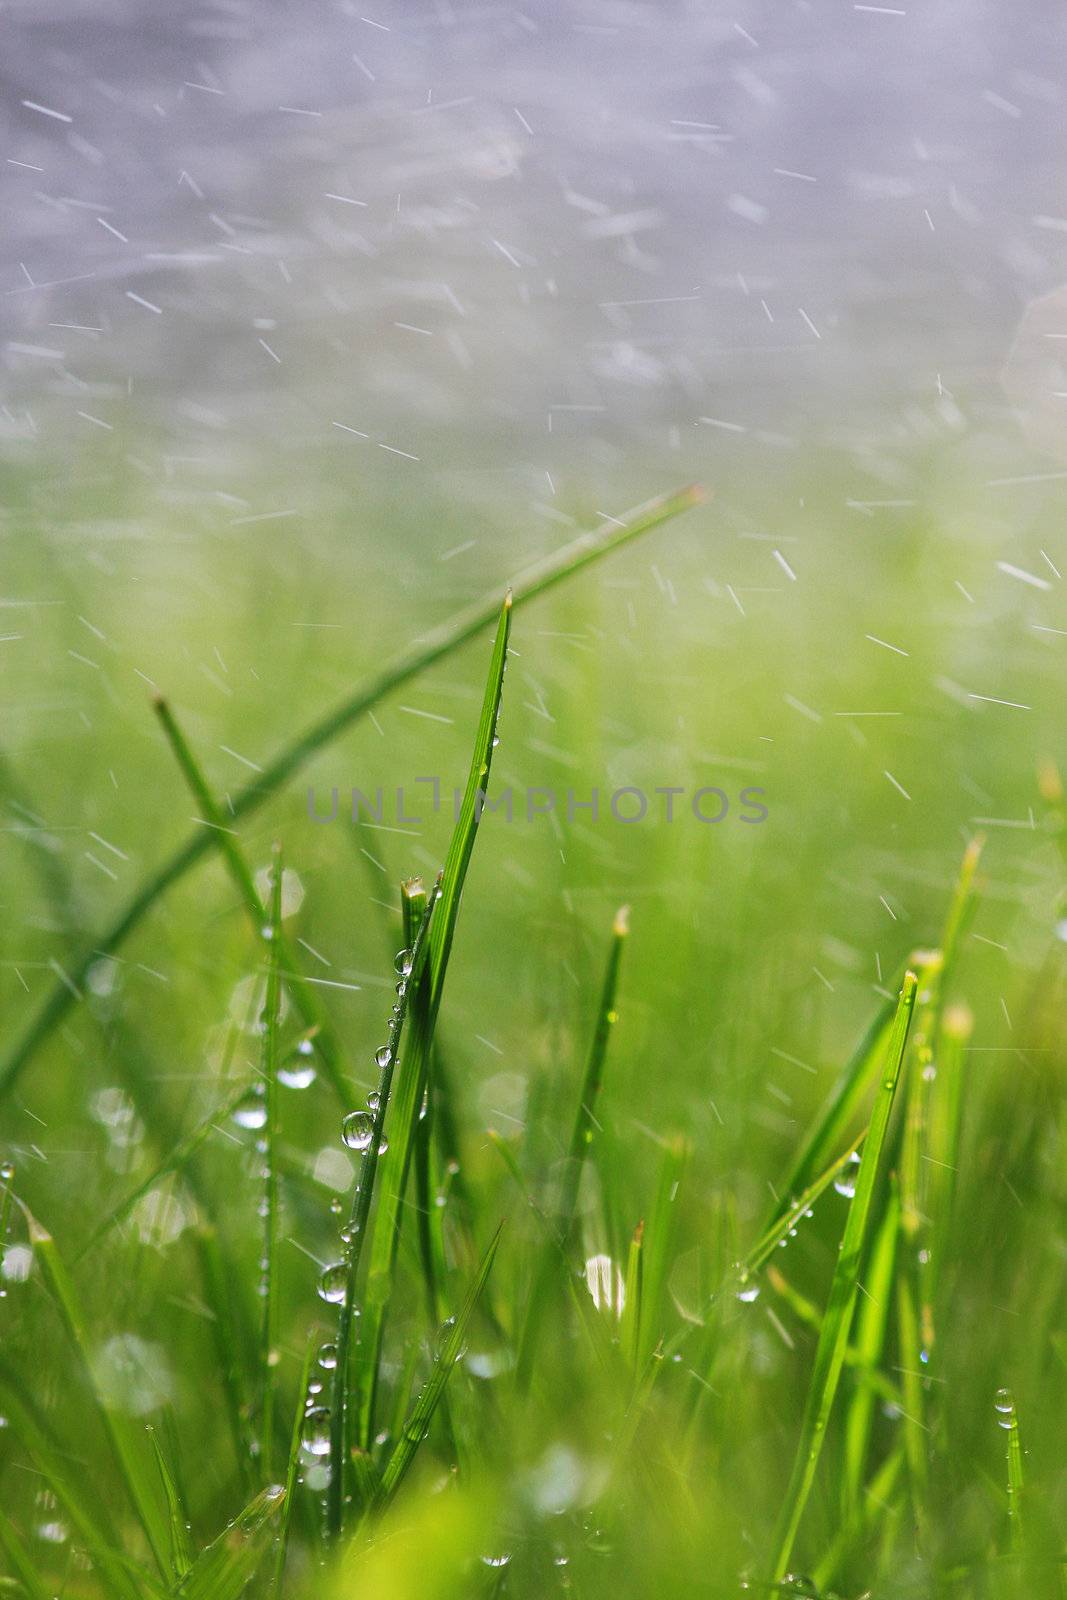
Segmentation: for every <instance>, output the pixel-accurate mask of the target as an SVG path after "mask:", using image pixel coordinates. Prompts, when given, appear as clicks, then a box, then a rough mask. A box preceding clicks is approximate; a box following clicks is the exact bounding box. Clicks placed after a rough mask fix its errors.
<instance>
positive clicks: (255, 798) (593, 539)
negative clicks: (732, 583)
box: [0, 487, 704, 1095]
mask: <svg viewBox="0 0 1067 1600" xmlns="http://www.w3.org/2000/svg"><path fill="white" fill-rule="evenodd" d="M703 498H704V496H703V492H702V491H701V490H700V489H698V488H696V487H689V488H686V489H680V490H677V491H676V492H675V493H673V494H668V495H662V496H660V497H659V498H658V499H655V500H650V501H648V502H647V504H645V505H643V506H639V507H638V508H637V510H635V511H632V512H631V513H630V514H629V515H628V516H627V517H624V518H622V519H620V520H615V519H612V521H611V522H608V523H604V524H603V525H602V526H601V527H600V528H598V529H596V530H595V531H594V532H591V533H584V534H580V535H579V536H578V537H577V538H576V539H573V540H572V541H571V542H570V544H568V545H565V546H564V547H563V549H562V550H559V551H557V552H556V553H555V554H554V555H552V556H548V557H547V558H546V559H545V560H543V561H538V562H535V563H534V564H533V565H532V566H530V567H527V568H526V569H525V570H524V571H523V572H521V573H520V574H519V576H518V577H517V578H515V580H514V582H513V584H512V595H513V599H514V604H515V605H523V604H525V603H526V602H528V601H531V600H534V599H536V598H537V597H538V596H539V595H542V594H545V593H547V592H548V591H549V590H550V589H553V588H555V586H556V585H557V584H560V583H563V582H564V581H565V580H566V579H568V578H570V577H572V576H573V575H574V574H575V573H577V572H580V571H582V569H583V568H585V567H588V566H591V565H592V564H593V563H594V562H596V561H599V560H601V559H602V558H603V557H604V556H606V555H608V554H610V553H611V552H612V551H613V550H617V549H619V548H620V547H621V546H623V545H625V544H628V543H629V542H630V541H631V540H632V539H635V538H637V537H639V536H640V535H641V534H643V533H647V532H649V531H650V530H651V529H653V528H657V527H659V526H660V525H661V524H662V523H664V522H667V521H669V520H670V518H672V517H676V516H678V515H679V514H680V513H681V512H683V511H688V510H689V509H690V508H691V507H693V506H695V505H698V504H699V503H700V501H701V500H702V499H703ZM497 608H498V602H497V601H496V599H495V597H494V598H491V599H488V600H483V601H477V602H475V604H474V605H472V606H469V607H468V608H467V609H466V610H464V611H460V612H458V613H457V614H456V615H455V616H453V617H452V618H451V619H450V620H449V621H448V622H446V623H445V624H444V625H443V626H441V627H439V628H437V629H435V630H434V631H433V632H432V633H430V634H429V635H427V636H426V637H425V638H424V639H423V641H422V643H421V645H419V646H417V647H415V648H413V649H412V650H410V651H409V652H408V653H407V654H406V655H403V656H401V657H400V658H399V659H398V660H397V661H395V662H393V663H392V664H391V665H390V666H387V667H386V668H384V669H383V671H382V672H380V673H379V674H378V676H377V677H375V678H373V679H372V680H371V681H370V683H368V684H365V685H364V686H363V687H362V688H360V689H358V690H357V691H356V692H355V693H354V694H352V695H350V696H349V697H348V698H347V699H346V700H344V701H342V703H341V704H340V705H338V706H336V707H335V708H334V709H333V710H332V711H330V712H328V713H327V714H326V715H325V716H323V717H321V718H320V719H319V720H318V721H316V722H313V723H312V724H311V726H310V727H309V728H307V729H305V731H304V732H303V733H301V734H299V735H298V736H297V737H296V738H295V739H294V740H292V742H291V743H290V744H288V745H286V746H285V747H284V749H283V750H282V751H281V752H280V753H279V754H278V755H277V756H276V757H275V758H274V760H273V761H271V762H269V763H268V764H267V765H266V766H265V767H264V770H263V771H262V772H261V773H259V774H257V776H256V777H255V778H254V779H253V781H252V782H250V783H249V784H248V785H247V786H246V787H245V788H244V789H242V790H241V791H240V792H239V793H238V794H237V795H236V796H235V798H234V803H233V812H232V817H231V820H232V821H237V822H239V821H240V820H241V819H242V818H243V817H246V816H250V815H251V814H252V813H253V812H254V811H258V809H259V808H260V806H262V805H263V804H264V803H265V802H266V801H267V800H268V799H269V798H270V796H271V795H273V794H275V793H277V791H278V790H279V789H280V788H281V787H282V786H283V784H285V783H286V782H287V781H288V780H289V779H290V778H291V777H293V776H294V774H295V773H297V772H299V771H300V769H301V767H303V766H305V765H306V764H307V762H308V761H310V759H311V757H312V756H313V755H315V754H316V752H317V751H319V750H321V749H323V748H324V747H325V746H327V745H329V744H331V743H332V742H333V740H334V739H336V738H337V736H338V735H339V734H341V733H343V732H344V731H345V729H346V728H348V727H351V725H352V724H353V723H354V722H357V721H358V720H359V719H360V717H363V716H365V715H366V714H367V713H368V712H369V711H373V710H374V708H375V706H377V705H378V704H380V702H381V701H382V700H384V699H385V698H386V696H387V695H389V694H391V693H392V692H393V691H394V690H395V689H399V688H400V687H401V686H402V685H403V684H405V683H408V682H410V681H411V680H412V679H413V678H417V677H418V676H419V675H420V674H421V673H423V672H425V671H426V669H427V668H428V667H431V666H433V665H435V664H436V663H437V662H439V661H443V660H446V659H447V658H448V657H449V656H451V655H453V654H454V653H455V652H456V651H457V650H458V649H460V648H461V647H462V646H463V645H464V644H466V643H467V642H468V641H469V640H471V639H473V638H476V637H477V635H478V634H479V633H481V631H482V629H483V628H485V627H486V626H487V625H488V624H489V623H491V622H492V621H493V618H494V617H495V616H496V613H497ZM213 832H214V830H210V829H204V828H197V829H196V830H195V831H194V832H193V833H191V834H190V835H189V837H188V838H187V839H186V840H185V842H184V844H181V845H179V846H178V848H177V849H176V850H174V851H173V852H172V853H171V855H169V856H168V857H167V859H166V860H165V861H164V862H163V863H162V864H161V865H160V866H159V867H158V868H157V869H156V871H155V872H154V873H152V874H151V875H150V876H149V877H148V878H147V879H146V880H145V881H144V882H143V883H142V885H141V887H140V888H139V889H138V890H137V891H136V893H135V894H134V895H133V897H132V898H131V899H130V900H129V901H128V902H127V904H126V905H125V906H124V907H123V909H122V910H121V911H120V912H119V914H118V916H117V917H116V918H115V919H114V921H113V922H112V923H111V924H110V925H109V926H108V927H107V928H106V929H105V930H103V932H101V933H100V934H98V935H97V936H96V937H95V938H94V939H92V940H89V941H87V944H86V947H85V952H84V954H83V956H82V957H81V959H80V960H79V961H76V962H74V963H72V970H71V971H70V973H69V974H68V976H69V978H70V980H71V982H70V986H68V984H67V983H64V982H62V981H59V980H57V981H56V983H55V984H54V985H53V986H52V988H51V990H50V991H49V993H48V995H47V997H46V999H45V1001H44V1003H43V1004H42V1005H41V1007H40V1009H39V1010H38V1011H37V1012H36V1013H35V1015H34V1016H33V1017H32V1018H31V1019H30V1021H29V1023H28V1024H27V1026H26V1028H25V1029H24V1030H23V1032H22V1034H21V1035H20V1036H19V1038H18V1039H17V1040H16V1041H15V1043H14V1044H13V1045H12V1046H11V1047H10V1048H9V1049H8V1051H7V1052H6V1054H5V1055H4V1056H3V1057H2V1058H0V1095H3V1094H5V1093H7V1092H8V1091H9V1090H10V1089H11V1088H12V1087H13V1085H14V1084H15V1083H16V1082H17V1081H18V1078H19V1076H20V1074H21V1073H22V1071H23V1070H24V1068H25V1066H26V1064H27V1062H29V1061H30V1060H31V1059H32V1057H33V1055H34V1053H35V1052H36V1051H37V1049H38V1048H39V1047H40V1046H41V1044H43V1042H44V1041H45V1040H46V1039H47V1038H48V1037H49V1036H50V1035H51V1033H52V1032H53V1030H54V1029H55V1028H56V1027H57V1026H58V1024H59V1023H60V1022H62V1020H63V1018H64V1017H65V1016H66V1014H67V1012H68V1011H69V1010H70V1008H71V1006H72V1005H73V1004H74V1000H75V993H74V991H80V990H81V989H82V987H83V985H84V981H85V977H86V974H87V973H88V971H89V968H90V967H91V966H92V965H93V963H94V961H96V960H98V959H99V957H100V956H102V955H111V954H113V953H114V952H115V951H116V950H117V949H118V948H119V947H120V946H121V945H122V944H123V942H124V941H125V940H126V939H127V938H128V937H129V936H130V934H131V933H132V932H133V930H134V929H135V928H136V927H137V926H138V925H139V924H140V922H141V921H142V920H143V918H144V917H145V915H146V914H147V913H148V911H149V910H151V908H152V906H154V905H155V903H156V901H157V900H158V899H159V898H160V896H161V895H163V894H165V893H166V891H167V890H168V889H169V888H170V887H171V886H172V885H173V884H175V883H177V882H179V881H180V880H181V879H182V878H184V877H185V875H186V873H187V872H189V871H190V869H191V868H192V867H194V866H195V865H196V864H197V862H198V861H201V860H202V859H203V858H204V856H206V855H208V854H209V853H210V851H211V850H212V849H214V848H215V847H216V845H217V840H216V839H215V838H213V837H212V834H213Z"/></svg>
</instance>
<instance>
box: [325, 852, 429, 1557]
mask: <svg viewBox="0 0 1067 1600" xmlns="http://www.w3.org/2000/svg"><path fill="white" fill-rule="evenodd" d="M439 894H440V880H438V882H437V884H435V885H434V890H433V893H432V894H431V895H430V896H429V898H428V899H427V901H426V906H425V910H424V911H423V915H422V924H421V926H420V928H419V932H418V935H417V937H416V939H415V943H414V945H413V946H412V949H411V954H410V968H409V971H408V975H407V978H406V981H405V984H404V989H403V993H402V994H401V995H400V998H399V1001H398V1003H397V1005H396V1007H395V1009H394V1011H393V1019H392V1022H391V1023H390V1025H389V1037H388V1039H387V1040H386V1043H385V1046H384V1048H383V1049H382V1050H381V1051H380V1052H379V1056H380V1060H379V1066H380V1070H381V1077H380V1078H379V1080H378V1101H377V1104H376V1106H375V1108H374V1113H373V1116H372V1117H371V1118H370V1126H369V1127H368V1128H367V1130H366V1133H365V1134H362V1133H361V1135H360V1137H361V1142H362V1155H361V1160H360V1166H359V1173H358V1175H357V1178H356V1186H355V1189H354V1191H353V1194H352V1212H351V1215H350V1217H349V1222H348V1227H347V1229H346V1230H345V1254H344V1260H343V1271H344V1298H343V1300H342V1301H341V1303H340V1307H339V1310H338V1316H337V1357H336V1365H335V1367H334V1375H333V1392H332V1397H331V1406H330V1481H329V1485H328V1487H327V1491H326V1532H327V1536H328V1537H329V1538H331V1539H336V1538H337V1537H338V1536H339V1535H340V1533H341V1528H342V1524H343V1522H344V1512H345V1495H346V1484H345V1477H346V1466H347V1462H348V1459H349V1449H350V1439H351V1434H352V1429H351V1426H350V1419H349V1410H350V1404H351V1402H350V1395H349V1388H350V1379H351V1365H352V1363H351V1343H352V1321H353V1317H354V1316H355V1312H356V1290H357V1283H358V1278H359V1268H360V1262H361V1261H362V1258H363V1251H364V1248H365V1246H366V1242H367V1238H368V1235H369V1233H370V1218H371V1202H372V1200H373V1198H374V1182H375V1178H376V1176H377V1173H378V1158H379V1152H380V1150H381V1145H382V1138H383V1135H384V1132H385V1118H386V1113H387V1111H388V1110H389V1100H390V1095H391V1093H392V1084H393V1071H394V1067H395V1065H396V1059H397V1055H398V1053H399V1050H400V1045H401V1040H402V1038H403V1034H404V1024H405V1022H406V1021H407V1016H408V1011H409V1008H410V1005H411V1000H412V997H413V996H414V994H415V992H416V990H417V987H418V984H419V983H420V981H421V979H422V976H423V974H424V972H425V971H426V970H427V967H428V963H429V955H430V939H429V936H430V930H431V928H432V926H433V918H434V915H435V912H436V908H437V904H438V897H439ZM404 965H407V961H405V962H404ZM353 1115H355V1116H364V1117H365V1116H366V1113H358V1112H357V1113H353ZM379 1209H380V1202H379Z"/></svg>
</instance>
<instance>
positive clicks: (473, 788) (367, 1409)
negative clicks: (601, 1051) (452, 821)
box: [358, 595, 512, 1448]
mask: <svg viewBox="0 0 1067 1600" xmlns="http://www.w3.org/2000/svg"><path fill="white" fill-rule="evenodd" d="M511 617H512V601H511V596H510V595H508V596H507V597H506V598H505V601H504V605H503V607H502V609H501V611H500V615H499V620H498V622H497V630H496V637H495V639H494V642H493V652H492V658H491V660H490V663H489V673H488V677H487V679H486V686H485V695H484V698H483V701H482V710H481V716H480V718H479V722H478V732H477V736H476V739H475V745H474V751H473V754H472V757H471V764H470V770H469V772H468V775H467V783H466V788H465V790H464V794H463V800H462V803H461V805H460V810H459V815H458V818H457V821H456V826H455V828H454V829H453V831H452V838H451V840H450V842H449V847H448V853H447V856H446V858H445V865H444V869H443V871H442V874H441V881H440V898H439V905H438V908H437V909H436V910H435V912H434V916H433V920H432V922H431V924H430V929H429V937H428V941H427V943H428V959H427V962H426V970H425V973H424V974H423V975H422V976H421V977H419V978H418V979H417V981H415V982H414V989H415V993H414V995H413V1000H414V1009H413V1011H412V1027H411V1030H410V1033H409V1036H408V1041H407V1045H406V1048H405V1050H404V1054H403V1057H402V1059H401V1061H400V1065H399V1069H398V1073H397V1088H396V1099H395V1106H394V1112H393V1119H392V1123H391V1125H390V1135H389V1137H390V1151H391V1159H390V1162H389V1170H388V1172H387V1173H386V1175H385V1182H384V1183H383V1185H382V1193H381V1199H380V1202H379V1206H378V1210H377V1213H376V1214H375V1217H374V1220H373V1225H372V1232H373V1237H372V1240H371V1245H370V1260H369V1267H368V1272H367V1288H366V1295H365V1299H364V1305H363V1363H362V1365H363V1372H362V1381H361V1385H360V1423H359V1441H358V1442H359V1443H360V1444H361V1445H362V1446H363V1447H364V1448H369V1444H370V1440H371V1438H372V1437H373V1434H374V1407H375V1399H376V1389H377V1375H378V1369H379V1365H380V1359H381V1349H382V1339H383V1335H384V1329H385V1319H386V1316H387V1313H388V1308H389V1302H390V1300H391V1298H392V1293H393V1283H394V1279H395V1275H396V1263H397V1250H398V1247H399V1242H400V1228H401V1222H402V1218H403V1198H404V1190H405V1187H406V1184H407V1177H408V1169H409V1166H410V1163H411V1156H412V1151H413V1149H414V1144H415V1135H416V1128H417V1126H418V1116H419V1108H420V1106H421V1104H422V1099H423V1095H424V1093H425V1090H426V1085H427V1081H428V1074H429V1067H430V1056H431V1052H432V1048H433V1039H434V1031H435V1029H436V1026H437V1017H438V1013H439V1011H440V1007H441V997H442V994H443V992H444V982H445V976H446V974H447V971H448V962H449V957H450V955H451V951H452V942H453V939H454V937H455V930H456V922H457V919H458V917H459V907H460V899H461V896H462V893H463V885H464V882H465V881H466V876H467V870H468V868H469V866H470V861H471V855H472V852H473V850H474V842H475V838H476V836H477V833H478V828H479V825H480V823H481V819H482V813H483V808H484V803H485V796H486V793H487V788H488V782H489V774H490V769H491V766H492V760H493V748H494V745H495V742H496V730H497V723H498V721H499V717H500V704H501V698H502V695H503V688H504V671H505V668H506V665H507V653H508V641H509V639H510V636H511ZM413 976H414V975H413ZM412 984H413V980H412V979H409V981H408V990H409V991H411V990H412ZM419 990H424V993H419Z"/></svg>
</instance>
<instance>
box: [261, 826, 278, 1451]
mask: <svg viewBox="0 0 1067 1600" xmlns="http://www.w3.org/2000/svg"><path fill="white" fill-rule="evenodd" d="M268 929H269V933H270V954H269V959H268V962H267V994H266V1004H265V1005H264V1007H263V1079H264V1089H265V1095H266V1110H267V1120H266V1123H265V1125H264V1128H263V1140H264V1143H265V1145H266V1149H265V1150H264V1153H263V1279H262V1283H261V1289H262V1294H263V1322H262V1328H261V1338H260V1398H261V1413H260V1459H261V1461H262V1462H263V1471H264V1472H265V1473H266V1475H267V1477H268V1478H270V1477H272V1476H273V1472H274V1403H275V1388H276V1379H277V1371H276V1369H277V1365H278V1359H279V1354H280V1352H279V1350H278V1061H279V1056H280V1049H279V1042H278V1035H279V1031H280V1028H281V973H280V967H279V963H280V961H281V949H282V857H281V851H280V850H279V849H278V847H277V846H275V849H274V859H273V861H272V863H271V899H270V922H269V924H268Z"/></svg>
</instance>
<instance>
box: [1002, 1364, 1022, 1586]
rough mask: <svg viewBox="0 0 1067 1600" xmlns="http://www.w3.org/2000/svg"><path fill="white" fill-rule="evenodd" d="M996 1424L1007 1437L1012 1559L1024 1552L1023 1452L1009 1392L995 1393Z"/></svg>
mask: <svg viewBox="0 0 1067 1600" xmlns="http://www.w3.org/2000/svg"><path fill="white" fill-rule="evenodd" d="M995 1408H996V1414H997V1422H998V1423H999V1425H1000V1426H1001V1427H1002V1428H1003V1429H1004V1430H1005V1432H1006V1433H1007V1435H1008V1439H1007V1474H1008V1541H1009V1546H1010V1549H1011V1553H1012V1555H1013V1556H1018V1555H1021V1554H1022V1550H1023V1505H1022V1494H1023V1448H1022V1444H1021V1443H1020V1441H1019V1415H1018V1412H1017V1411H1016V1409H1015V1396H1014V1395H1013V1394H1012V1392H1011V1390H1010V1389H998V1390H997V1397H996V1401H995Z"/></svg>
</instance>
